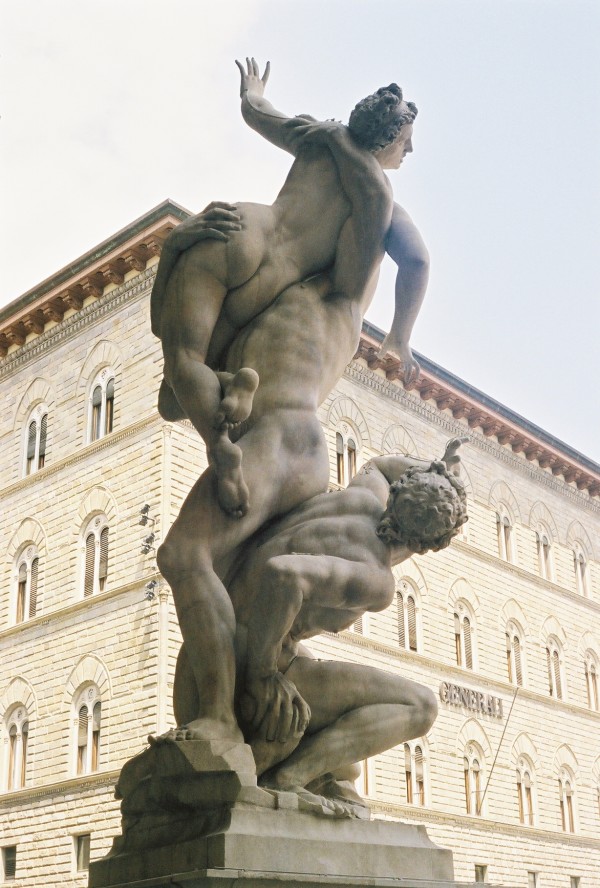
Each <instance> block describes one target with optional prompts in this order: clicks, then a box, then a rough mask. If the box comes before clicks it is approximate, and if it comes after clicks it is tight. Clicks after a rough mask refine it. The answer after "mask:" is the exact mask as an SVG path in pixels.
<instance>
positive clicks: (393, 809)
mask: <svg viewBox="0 0 600 888" xmlns="http://www.w3.org/2000/svg"><path fill="white" fill-rule="evenodd" d="M367 802H368V804H369V807H370V809H371V811H372V812H373V813H374V814H387V815H388V816H391V817H397V818H399V819H401V820H403V821H404V822H406V820H413V821H416V822H418V823H423V824H425V825H427V824H435V825H436V826H447V827H452V828H458V829H461V830H468V831H469V832H477V831H479V832H483V833H493V835H494V836H496V837H497V836H498V835H506V836H507V837H508V836H518V837H519V838H521V839H538V840H540V841H542V842H550V843H552V845H553V846H554V847H555V846H556V845H561V844H565V845H571V846H579V847H581V848H600V839H596V838H593V837H592V836H586V835H581V834H580V833H564V832H562V831H560V830H549V829H540V828H539V827H536V826H523V825H520V824H519V825H517V824H513V823H507V822H505V821H503V820H492V819H491V818H488V817H485V816H482V817H469V816H468V815H467V814H457V813H456V812H454V811H452V812H450V811H448V812H443V811H440V810H439V809H438V808H429V807H423V808H419V807H417V806H416V805H398V804H394V803H393V802H381V801H378V800H377V799H373V798H370V797H367Z"/></svg>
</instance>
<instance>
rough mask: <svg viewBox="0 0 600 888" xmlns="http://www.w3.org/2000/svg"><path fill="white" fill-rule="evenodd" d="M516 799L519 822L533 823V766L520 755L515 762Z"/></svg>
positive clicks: (524, 823)
mask: <svg viewBox="0 0 600 888" xmlns="http://www.w3.org/2000/svg"><path fill="white" fill-rule="evenodd" d="M516 776H517V801H518V804H519V823H522V824H523V825H524V826H534V825H535V799H534V785H533V766H532V764H531V762H530V761H529V760H528V759H526V758H524V757H521V758H520V759H519V761H518V762H517V772H516Z"/></svg>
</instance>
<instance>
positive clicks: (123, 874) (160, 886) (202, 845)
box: [89, 799, 456, 888]
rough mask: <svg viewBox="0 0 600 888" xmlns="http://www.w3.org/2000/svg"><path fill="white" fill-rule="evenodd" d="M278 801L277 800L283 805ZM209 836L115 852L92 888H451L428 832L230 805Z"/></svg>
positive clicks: (101, 864)
mask: <svg viewBox="0 0 600 888" xmlns="http://www.w3.org/2000/svg"><path fill="white" fill-rule="evenodd" d="M281 802H282V800H281V799H280V804H281ZM225 820H226V822H221V823H220V824H218V825H217V824H215V827H214V831H212V832H210V834H209V835H205V836H203V837H200V838H192V839H188V840H184V839H182V840H181V841H178V833H177V831H176V827H175V828H174V834H173V837H172V844H168V845H167V844H165V845H162V846H160V847H154V848H147V847H146V848H144V849H143V850H142V849H140V850H134V849H130V850H127V851H119V849H118V846H117V848H116V849H115V851H113V853H112V854H111V855H109V856H108V857H106V858H104V859H103V860H99V861H97V862H95V863H92V865H91V866H90V881H89V888H174V886H185V888H217V886H223V888H225V886H227V888H230V886H232V885H234V884H235V885H236V886H240V888H241V886H248V888H250V886H252V888H259V886H260V888H262V886H265V888H266V886H269V888H275V886H285V888H296V886H298V888H300V886H302V888H316V886H325V885H328V886H336V888H346V886H348V888H350V886H352V888H358V886H372V888H384V886H385V888H413V886H414V888H417V886H418V888H454V886H455V885H456V883H455V882H454V881H453V865H452V853H451V852H450V851H448V850H444V849H442V848H438V847H437V846H436V845H434V844H433V842H431V841H430V839H429V838H428V836H427V832H426V830H425V827H423V826H413V825H410V824H404V823H391V822H387V821H370V822H366V821H360V820H353V819H337V818H335V817H330V818H325V817H318V816H315V815H313V814H310V813H302V812H299V811H298V810H293V809H290V810H285V808H283V809H282V808H281V807H280V808H279V809H278V810H269V809H266V808H257V807H255V806H253V805H246V804H244V803H239V802H238V803H236V804H234V805H233V806H232V807H231V808H230V809H229V810H228V811H227V814H226V817H225Z"/></svg>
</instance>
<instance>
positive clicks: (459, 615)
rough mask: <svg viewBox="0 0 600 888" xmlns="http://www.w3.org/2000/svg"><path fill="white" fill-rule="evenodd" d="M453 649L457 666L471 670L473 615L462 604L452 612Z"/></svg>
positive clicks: (473, 632)
mask: <svg viewBox="0 0 600 888" xmlns="http://www.w3.org/2000/svg"><path fill="white" fill-rule="evenodd" d="M454 648H455V652H456V663H457V665H458V666H463V667H464V668H465V669H473V668H474V665H473V664H474V649H475V624H474V620H473V615H472V614H471V612H470V611H469V610H468V609H467V608H466V606H465V605H464V604H462V603H459V604H458V605H457V606H456V608H455V610H454Z"/></svg>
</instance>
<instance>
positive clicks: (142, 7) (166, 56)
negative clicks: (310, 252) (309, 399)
mask: <svg viewBox="0 0 600 888" xmlns="http://www.w3.org/2000/svg"><path fill="white" fill-rule="evenodd" d="M0 12H1V17H0V111H1V120H0V151H1V179H0V183H1V184H0V187H1V192H0V199H1V201H2V208H3V212H2V222H1V224H2V228H1V230H0V243H1V251H2V252H1V258H0V262H1V264H0V268H1V272H2V274H1V286H0V305H5V304H6V303H8V302H10V301H12V300H13V299H15V298H17V297H18V296H20V295H21V294H22V293H24V292H25V291H27V290H29V289H30V288H32V287H34V286H35V285H36V284H38V283H39V282H40V281H42V280H43V279H44V278H46V277H49V276H50V275H52V274H53V273H54V272H56V271H58V270H59V269H60V268H62V267H63V266H64V265H67V264H68V263H69V262H71V261H72V260H74V259H76V258H77V257H78V256H80V255H81V254H82V253H84V252H86V251H87V250H89V249H91V248H92V247H94V246H95V245H96V244H98V243H99V242H100V241H102V240H104V239H106V238H108V237H110V236H111V235H112V234H114V233H115V232H116V231H117V230H118V229H120V228H123V227H124V226H126V225H127V224H129V223H130V222H132V221H133V220H134V219H136V218H137V217H138V216H141V215H142V214H144V213H146V212H147V211H148V210H150V209H151V208H152V207H154V206H155V205H156V204H158V203H160V202H161V201H163V200H165V199H166V198H171V199H172V200H174V201H176V202H177V203H180V204H182V205H183V206H184V207H186V208H188V209H190V210H193V211H199V210H201V209H202V208H203V207H204V206H205V205H206V204H207V203H208V202H209V201H211V200H217V199H218V200H229V201H236V200H253V201H259V202H262V203H270V202H272V200H273V199H274V197H275V195H276V194H277V191H278V190H279V188H280V187H281V185H282V183H283V180H284V177H285V174H286V172H287V169H288V168H289V165H290V159H289V156H288V155H286V154H284V153H282V152H278V151H277V149H276V148H274V147H272V146H270V145H269V144H268V143H266V142H265V141H264V140H262V139H261V138H260V137H259V136H258V135H257V134H256V133H254V132H252V131H251V130H249V129H248V128H247V127H246V126H245V124H244V122H243V121H242V119H241V116H240V113H239V97H238V72H237V68H236V67H235V65H234V59H235V58H236V57H237V58H241V57H245V56H246V55H254V56H255V57H256V58H257V60H259V61H260V63H261V65H262V64H263V63H264V62H265V61H266V60H267V59H270V60H271V65H272V73H271V80H270V82H269V86H268V92H267V97H268V98H270V100H271V101H272V102H273V104H274V105H275V106H276V107H277V108H279V109H280V110H282V111H285V112H288V113H290V114H295V113H301V112H308V113H311V114H313V115H314V116H316V117H318V118H322V119H325V118H331V117H334V118H336V119H341V120H344V121H347V119H348V114H349V112H350V110H351V109H352V107H353V106H354V104H355V103H356V101H357V100H358V99H360V98H362V97H363V96H365V95H366V94H367V93H370V92H372V91H373V90H374V89H376V88H377V87H379V86H382V85H387V84H388V83H390V82H391V81H396V82H398V83H399V84H400V85H401V86H402V87H403V89H404V94H405V96H406V98H408V99H409V100H412V101H414V102H416V104H417V105H418V107H419V116H418V118H417V121H416V124H415V135H414V154H412V155H411V156H410V157H408V158H407V159H406V160H405V162H404V163H403V165H402V168H401V170H399V171H393V172H392V173H391V174H390V179H391V182H392V185H393V188H394V192H395V195H396V200H398V202H399V203H401V204H402V206H404V208H405V209H406V210H407V211H408V212H409V213H410V215H411V216H412V217H413V219H414V221H415V222H416V224H417V226H418V228H419V229H420V231H421V233H422V235H423V238H424V239H425V242H426V244H427V246H428V248H429V251H430V254H431V261H432V274H431V282H430V287H429V291H428V295H427V298H426V302H425V305H424V308H423V310H422V312H421V315H420V317H419V320H418V321H417V325H416V327H415V331H414V334H413V346H414V348H416V349H417V350H418V351H420V352H422V353H423V354H425V355H427V357H429V358H430V359H431V360H433V361H436V362H437V363H438V364H441V365H442V366H443V367H445V368H446V369H447V370H449V371H450V372H452V373H454V374H456V375H457V376H460V377H462V378H463V379H464V380H466V381H467V382H468V383H469V384H471V385H473V386H475V387H477V388H479V389H481V390H482V391H483V392H485V393H486V394H488V395H490V396H492V397H493V398H496V399H497V400H498V401H500V402H502V403H503V404H505V405H506V406H508V407H510V408H511V409H513V410H515V411H517V412H518V413H521V414H522V415H523V416H525V417H526V418H527V419H529V420H530V421H531V422H534V423H537V424H538V425H540V426H541V427H542V428H544V429H546V431H548V432H550V433H551V434H553V435H555V436H556V437H558V438H561V439H562V440H563V441H565V442H566V443H568V444H570V445H571V446H572V447H575V448H576V449H578V450H580V451H581V452H582V453H584V454H585V455H587V456H589V457H591V458H592V459H595V460H596V461H599V462H600V419H599V410H598V397H597V393H596V389H595V386H596V384H597V383H598V380H599V379H600V372H599V370H600V358H599V351H600V307H599V306H600V287H599V272H598V255H599V250H598V245H599V240H600V164H599V158H600V76H599V75H600V53H598V45H599V42H600V5H599V4H598V2H597V0H368V2H367V0H314V2H313V0H226V2H221V3H219V2H215V0H210V2H209V0H196V2H191V0H188V2H185V0H169V2H165V0H163V2H161V3H158V2H156V0H102V2H100V0H52V2H47V0H37V2H36V0H20V2H14V0H10V2H7V0H0ZM392 311H393V269H392V268H391V267H390V266H388V267H387V268H386V269H385V271H384V274H383V276H382V280H381V284H380V286H379V289H378V293H377V296H376V298H375V301H374V303H373V307H372V308H371V310H370V311H369V313H368V315H367V318H368V319H369V320H370V321H371V322H372V323H374V324H376V325H377V326H379V327H382V328H383V329H386V330H387V329H388V328H389V324H390V321H391V317H392Z"/></svg>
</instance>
